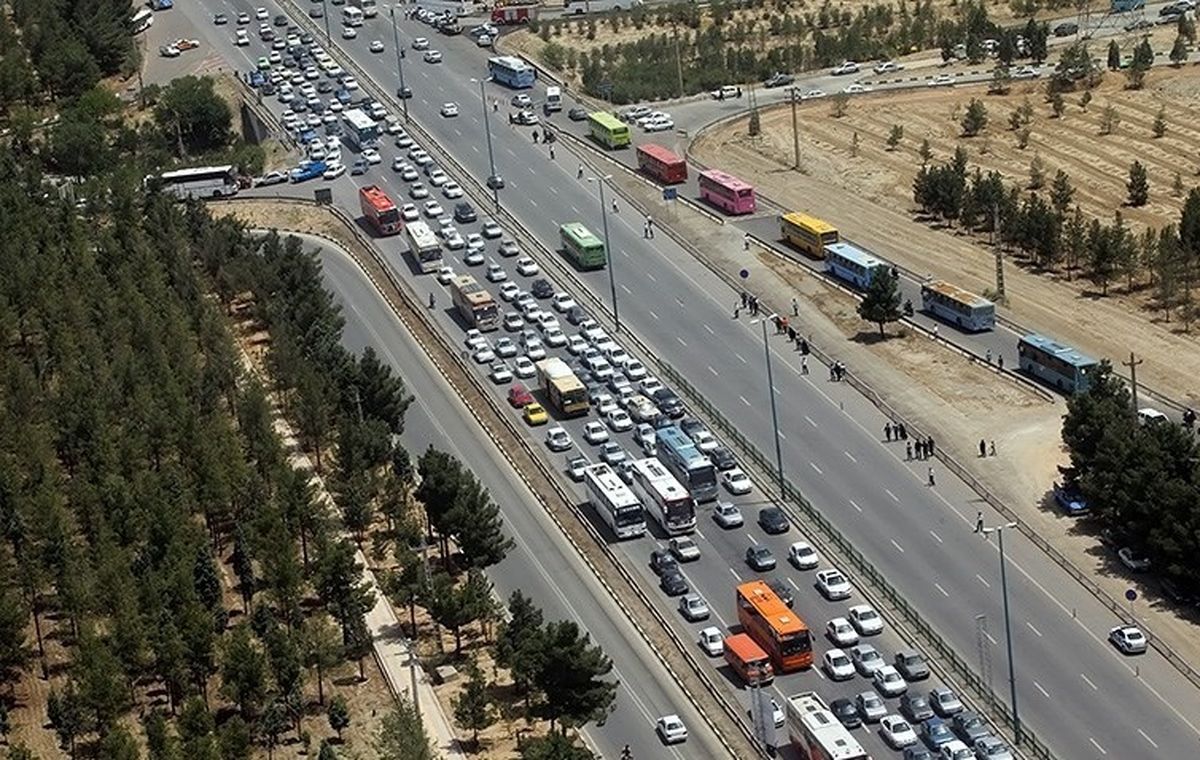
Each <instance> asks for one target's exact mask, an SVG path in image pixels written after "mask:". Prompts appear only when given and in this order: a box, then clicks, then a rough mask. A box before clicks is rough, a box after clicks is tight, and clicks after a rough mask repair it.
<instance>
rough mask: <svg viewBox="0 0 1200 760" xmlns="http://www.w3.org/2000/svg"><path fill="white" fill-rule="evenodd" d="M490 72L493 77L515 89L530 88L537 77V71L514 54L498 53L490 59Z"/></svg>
mask: <svg viewBox="0 0 1200 760" xmlns="http://www.w3.org/2000/svg"><path fill="white" fill-rule="evenodd" d="M488 73H489V74H491V75H492V79H493V80H495V81H497V82H499V83H500V84H502V85H504V86H505V87H511V88H513V89H514V90H528V89H529V88H530V87H533V80H535V79H537V71H536V70H535V69H534V68H533V67H532V66H530V65H529V64H528V63H525V61H523V60H521V59H520V58H517V57H516V56H513V55H498V56H496V57H495V58H489V59H488Z"/></svg>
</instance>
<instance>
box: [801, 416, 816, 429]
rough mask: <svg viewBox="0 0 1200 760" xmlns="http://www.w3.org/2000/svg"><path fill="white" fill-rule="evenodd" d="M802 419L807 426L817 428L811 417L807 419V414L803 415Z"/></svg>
mask: <svg viewBox="0 0 1200 760" xmlns="http://www.w3.org/2000/svg"><path fill="white" fill-rule="evenodd" d="M804 419H806V420H808V424H810V425H812V426H813V427H816V426H817V423H815V422H813V421H812V417H809V416H808V415H807V414H806V415H804Z"/></svg>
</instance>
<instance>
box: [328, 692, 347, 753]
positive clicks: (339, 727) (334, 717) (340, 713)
mask: <svg viewBox="0 0 1200 760" xmlns="http://www.w3.org/2000/svg"><path fill="white" fill-rule="evenodd" d="M326 716H327V717H328V718H329V727H330V728H332V729H333V730H334V731H336V732H337V735H338V741H339V742H340V741H341V740H342V732H343V731H345V730H346V729H347V728H349V727H350V708H349V707H348V706H347V705H346V699H345V698H344V697H342V695H340V694H339V695H337V696H336V697H334V698H333V699H331V700H329V709H328V711H327V712H326Z"/></svg>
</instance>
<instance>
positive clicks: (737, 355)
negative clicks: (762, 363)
mask: <svg viewBox="0 0 1200 760" xmlns="http://www.w3.org/2000/svg"><path fill="white" fill-rule="evenodd" d="M733 355H734V356H736V357H737V358H738V359H741V361H742V364H749V363H750V362H748V361H746V360H745V359H743V358H742V355H741V354H739V353H738V352H737V351H734V352H733Z"/></svg>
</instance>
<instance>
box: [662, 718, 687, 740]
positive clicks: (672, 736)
mask: <svg viewBox="0 0 1200 760" xmlns="http://www.w3.org/2000/svg"><path fill="white" fill-rule="evenodd" d="M654 730H655V731H656V732H658V738H660V739H662V741H663V744H679V743H681V742H686V741H687V738H688V731H687V726H685V725H683V721H682V720H681V719H680V718H679V716H678V715H664V716H662V717H661V718H659V719H658V722H657V723H655V725H654Z"/></svg>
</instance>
